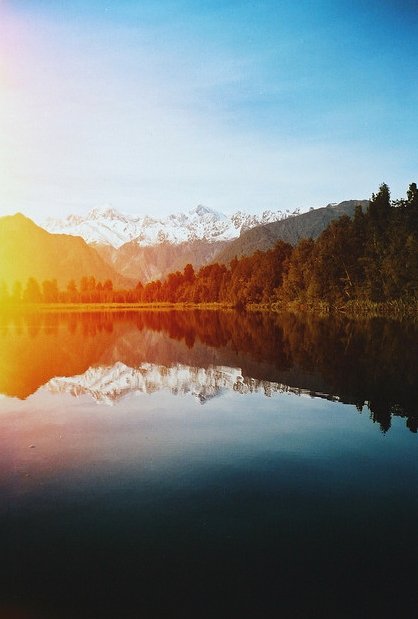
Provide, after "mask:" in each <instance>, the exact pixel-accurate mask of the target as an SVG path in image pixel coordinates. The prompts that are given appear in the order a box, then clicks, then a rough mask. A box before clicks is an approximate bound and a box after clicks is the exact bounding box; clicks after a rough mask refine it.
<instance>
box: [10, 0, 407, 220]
mask: <svg viewBox="0 0 418 619" xmlns="http://www.w3.org/2000/svg"><path fill="white" fill-rule="evenodd" d="M417 41H418V3H417V2H416V0H410V1H408V0H380V1H379V2H376V1H375V0H317V1H315V2H314V1H312V0H310V1H308V0H299V1H298V2H295V1H294V0H274V1H267V0H266V1H256V0H253V1H236V0H229V1H228V0H220V1H218V0H200V1H197V0H194V1H192V0H142V1H140V0H136V1H134V0H107V1H105V0H91V1H88V0H0V215H4V214H11V213H14V212H17V211H20V212H23V213H25V214H26V215H28V216H30V217H32V218H34V219H38V220H39V219H42V218H44V217H47V216H51V215H52V216H58V217H62V216H66V215H68V214H69V213H80V214H83V213H86V212H87V211H88V210H90V209H91V208H93V207H95V206H102V205H105V204H111V205H112V206H113V207H114V208H116V209H118V210H120V211H122V212H126V213H138V214H144V213H148V214H154V215H156V214H160V215H162V216H163V215H167V214H169V213H172V212H178V211H187V210H190V209H191V208H193V207H195V206H196V205H197V204H205V205H206V206H209V207H211V208H213V209H215V210H218V211H222V212H224V213H232V212H234V211H236V210H238V209H241V210H246V211H250V212H260V211H263V210H266V209H272V210H286V209H290V210H293V209H294V208H301V210H302V211H303V210H307V209H308V208H310V207H319V206H323V205H326V204H328V203H330V202H340V201H342V200H346V199H360V198H368V197H370V195H371V193H372V192H375V191H377V189H378V187H379V185H380V184H381V183H382V182H386V183H387V184H388V185H389V186H390V188H391V191H392V196H393V197H395V198H396V197H401V196H404V195H405V193H406V189H407V187H408V185H409V183H410V182H412V181H418V122H417V110H418V43H417Z"/></svg>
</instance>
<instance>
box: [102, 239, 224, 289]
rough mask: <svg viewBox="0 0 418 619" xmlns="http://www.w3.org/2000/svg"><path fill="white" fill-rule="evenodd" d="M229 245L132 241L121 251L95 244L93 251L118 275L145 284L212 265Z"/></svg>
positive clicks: (219, 242) (222, 243) (197, 241)
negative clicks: (189, 266)
mask: <svg viewBox="0 0 418 619" xmlns="http://www.w3.org/2000/svg"><path fill="white" fill-rule="evenodd" d="M226 245H227V241H206V240H204V239H202V240H198V239H196V240H195V241H185V242H184V243H179V244H178V245H175V244H173V243H169V242H165V243H160V244H159V245H152V246H149V247H141V246H140V245H138V243H136V242H135V241H131V242H130V243H125V245H122V247H119V248H115V247H111V246H109V245H94V248H95V249H96V250H97V252H98V253H99V254H100V256H101V257H102V258H103V259H104V260H105V261H106V262H108V263H109V264H110V265H111V266H112V267H113V268H114V269H115V270H116V271H118V273H121V274H122V275H124V276H125V277H131V278H134V279H136V281H141V282H143V283H145V282H148V281H150V280H153V279H162V278H164V277H165V276H166V275H168V273H170V272H173V271H177V270H179V271H182V270H183V268H184V266H185V265H186V264H188V263H190V264H192V265H193V266H194V267H195V269H199V268H200V267H201V266H202V265H203V264H207V263H208V262H211V261H212V260H213V259H214V258H215V256H216V255H217V254H218V253H219V252H220V251H221V250H222V249H224V247H226Z"/></svg>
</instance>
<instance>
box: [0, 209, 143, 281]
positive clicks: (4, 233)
mask: <svg viewBox="0 0 418 619" xmlns="http://www.w3.org/2000/svg"><path fill="white" fill-rule="evenodd" d="M83 276H94V277H95V278H96V279H97V280H106V279H111V280H112V281H113V282H114V284H115V285H117V286H129V285H132V284H133V282H130V280H129V279H127V278H125V277H123V276H122V275H120V274H119V273H117V272H116V271H115V270H114V269H113V268H112V267H111V266H110V265H109V264H107V263H106V262H105V261H104V260H103V259H102V258H101V256H99V254H98V253H97V252H96V250H95V249H94V248H93V247H91V246H89V245H88V244H87V243H86V242H85V241H84V239H82V238H81V237H76V236H72V235H66V234H51V233H50V232H48V231H47V230H45V229H43V228H42V227H41V226H39V225H37V224H36V223H35V222H34V221H32V220H31V219H30V218H29V217H26V216H25V215H23V214H22V213H16V214H14V215H5V216H3V217H0V281H3V282H4V283H6V284H7V285H8V286H12V285H13V284H14V282H16V281H20V282H21V284H23V285H24V284H25V283H26V281H27V280H28V279H29V278H30V277H33V278H35V279H37V280H38V281H39V282H42V281H43V280H47V279H48V280H51V279H56V280H57V283H58V285H59V286H60V287H65V286H66V285H67V283H68V281H69V280H71V279H74V280H77V281H78V280H79V279H80V278H81V277H83Z"/></svg>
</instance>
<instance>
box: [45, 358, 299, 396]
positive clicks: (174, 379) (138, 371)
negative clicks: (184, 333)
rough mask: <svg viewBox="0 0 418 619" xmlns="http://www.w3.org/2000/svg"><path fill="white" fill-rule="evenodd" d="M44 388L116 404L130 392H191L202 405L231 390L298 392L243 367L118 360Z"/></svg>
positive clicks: (267, 393)
mask: <svg viewBox="0 0 418 619" xmlns="http://www.w3.org/2000/svg"><path fill="white" fill-rule="evenodd" d="M43 389H47V390H48V391H49V392H51V393H69V394H71V395H73V396H75V397H78V396H82V395H89V396H90V397H92V398H93V399H94V400H96V401H97V402H98V403H103V404H108V405H113V404H115V403H116V402H118V401H119V400H121V399H122V398H123V397H125V396H127V395H129V394H136V395H139V394H143V393H154V392H156V391H162V390H164V391H169V392H170V393H172V394H174V395H191V396H193V397H195V398H196V399H197V400H198V401H199V402H200V403H201V404H204V403H205V402H207V401H208V400H210V399H212V398H214V397H217V396H220V395H222V394H223V393H225V392H227V391H236V392H238V393H252V392H258V391H262V392H263V393H264V394H265V395H266V396H271V395H272V394H273V393H275V392H287V391H292V392H298V393H300V390H295V389H291V388H290V387H287V386H286V385H282V384H279V383H272V382H269V381H262V380H256V379H252V378H244V377H243V375H242V372H241V369H240V368H231V367H224V366H211V367H208V368H198V367H194V366H188V365H183V364H175V365H172V366H169V367H167V366H162V365H156V364H153V363H142V364H141V365H140V366H138V367H136V368H132V367H129V366H127V365H125V364H124V363H121V362H120V361H118V362H117V363H115V364H114V365H112V366H100V367H91V368H89V369H88V370H87V371H86V372H85V373H84V374H81V375H79V376H72V377H57V378H53V379H51V380H50V381H49V382H48V383H46V385H44V387H43Z"/></svg>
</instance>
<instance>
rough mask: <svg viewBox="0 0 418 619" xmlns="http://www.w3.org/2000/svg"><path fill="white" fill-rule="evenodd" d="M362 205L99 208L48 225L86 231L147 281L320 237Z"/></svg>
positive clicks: (123, 269) (105, 253)
mask: <svg viewBox="0 0 418 619" xmlns="http://www.w3.org/2000/svg"><path fill="white" fill-rule="evenodd" d="M357 205H361V207H362V208H363V209H364V208H367V205H368V201H367V200H349V201H345V202H341V203H340V204H329V205H328V206H326V207H323V208H319V209H311V210H310V211H308V212H307V213H302V214H301V213H300V212H299V209H296V210H294V211H292V212H290V211H285V212H283V211H264V212H263V213H261V214H260V215H253V214H249V213H244V212H242V211H237V212H236V213H234V214H233V215H230V216H227V215H224V214H222V213H219V212H217V211H214V210H212V209H210V208H208V207H206V206H202V205H199V206H197V207H196V208H195V209H192V210H190V211H189V212H188V213H176V214H172V215H168V216H167V217H164V218H157V217H150V216H148V215H143V216H139V215H126V214H122V213H119V212H118V211H116V210H115V209H113V208H103V209H97V208H96V209H93V210H92V211H90V212H89V213H88V214H87V215H86V216H80V215H70V216H68V217H67V218H65V219H61V220H60V219H51V218H50V219H48V220H47V221H46V222H45V223H44V226H45V228H46V229H47V230H49V231H50V232H54V233H57V232H59V233H66V234H72V235H80V236H82V237H83V238H84V239H85V241H86V242H88V243H89V244H90V245H91V246H92V247H94V248H95V249H96V251H97V252H98V253H99V255H100V256H101V257H102V258H103V260H104V261H105V262H107V263H108V264H109V265H110V266H111V267H112V268H113V269H114V270H115V271H117V272H118V273H119V274H121V275H123V276H124V277H127V278H131V279H136V280H137V281H138V280H141V281H142V282H147V281H150V280H152V279H158V278H163V277H165V276H166V275H167V274H168V273H169V272H172V271H176V270H182V269H183V267H184V266H185V265H186V264H187V263H191V264H193V266H194V267H195V268H196V269H198V268H200V267H201V266H202V265H204V264H208V263H211V262H216V261H217V262H223V263H228V262H230V260H231V259H232V258H233V257H234V256H238V257H240V256H242V255H248V254H251V253H253V252H254V251H256V250H257V249H261V250H266V249H270V248H271V247H273V246H274V244H275V243H276V242H277V241H278V240H283V241H286V242H289V243H291V244H296V243H297V242H298V241H299V240H300V239H301V238H308V237H310V238H316V237H317V236H319V234H320V233H321V232H322V231H323V230H324V229H325V228H326V227H327V225H328V224H329V223H330V222H331V221H332V220H333V219H337V218H338V217H341V216H342V215H348V216H353V214H354V211H355V208H356V206H357Z"/></svg>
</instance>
